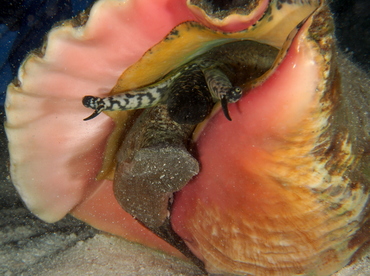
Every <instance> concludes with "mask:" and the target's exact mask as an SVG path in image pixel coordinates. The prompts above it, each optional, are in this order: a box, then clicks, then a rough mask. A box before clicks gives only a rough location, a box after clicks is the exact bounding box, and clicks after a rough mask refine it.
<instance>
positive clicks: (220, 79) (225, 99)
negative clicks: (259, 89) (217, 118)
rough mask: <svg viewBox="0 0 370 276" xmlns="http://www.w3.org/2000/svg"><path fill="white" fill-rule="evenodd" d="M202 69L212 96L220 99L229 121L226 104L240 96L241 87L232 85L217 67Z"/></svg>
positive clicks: (233, 101)
mask: <svg viewBox="0 0 370 276" xmlns="http://www.w3.org/2000/svg"><path fill="white" fill-rule="evenodd" d="M202 71H203V74H204V77H205V79H206V82H207V86H208V89H209V91H210V93H211V95H212V97H213V98H214V99H215V100H217V101H221V106H222V110H223V112H224V115H225V117H226V118H227V119H228V120H229V121H231V117H230V115H229V110H228V108H227V105H228V103H235V102H237V101H238V100H239V99H240V98H241V96H242V89H241V88H239V87H237V86H233V85H232V84H231V82H230V80H229V78H228V77H227V76H226V75H225V74H224V73H223V72H222V71H221V70H219V69H217V68H202Z"/></svg>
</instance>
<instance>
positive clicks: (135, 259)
mask: <svg viewBox="0 0 370 276" xmlns="http://www.w3.org/2000/svg"><path fill="white" fill-rule="evenodd" d="M0 138H1V140H0V158H1V160H2V162H1V163H0V164H1V169H0V173H1V174H0V177H1V181H0V189H1V192H0V275H6V276H12V275H154V276H155V275H163V276H165V275H168V276H170V275H174V276H176V275H184V276H186V275H189V276H191V275H204V274H203V273H202V272H201V271H200V270H199V269H198V268H197V267H195V266H194V265H192V264H191V263H187V262H184V261H182V260H179V259H177V258H174V257H171V256H168V255H166V254H163V253H161V252H158V251H154V250H152V249H150V248H147V247H144V246H142V245H140V244H136V243H132V242H128V241H126V240H123V239H121V238H118V237H114V236H111V235H108V234H105V233H102V232H100V231H98V230H95V229H93V228H92V227H90V226H88V225H86V224H84V223H82V222H80V221H78V220H76V219H74V218H73V217H71V216H68V217H66V218H64V219H63V220H61V221H59V222H57V223H54V224H48V223H45V222H43V221H41V220H39V219H38V218H36V217H35V216H33V215H32V214H31V213H30V212H29V211H28V210H27V209H26V208H25V207H24V206H23V204H22V202H21V200H20V198H19V196H18V195H17V193H16V191H15V189H14V188H13V186H12V184H11V181H10V177H9V174H8V169H7V168H8V163H9V162H8V153H7V145H6V138H5V134H4V131H3V127H2V124H1V128H0ZM349 275H351V276H365V275H366V276H368V275H370V251H369V250H368V251H367V253H365V254H363V255H362V257H360V259H359V260H358V261H356V262H355V263H354V264H352V265H350V266H348V267H346V268H344V269H342V270H341V271H340V272H338V273H336V274H335V276H349ZM287 276H290V275H287Z"/></svg>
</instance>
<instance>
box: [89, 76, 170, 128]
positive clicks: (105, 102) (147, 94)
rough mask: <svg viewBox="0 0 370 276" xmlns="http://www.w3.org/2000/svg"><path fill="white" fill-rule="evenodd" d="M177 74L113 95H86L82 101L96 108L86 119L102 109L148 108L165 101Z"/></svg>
mask: <svg viewBox="0 0 370 276" xmlns="http://www.w3.org/2000/svg"><path fill="white" fill-rule="evenodd" d="M175 77H176V76H173V77H171V78H167V79H166V80H163V81H161V82H158V83H156V84H153V85H151V86H147V87H143V88H140V89H136V90H132V91H127V92H124V93H120V94H116V95H113V96H109V97H105V98H99V97H94V96H85V97H84V98H83V99H82V103H83V105H84V106H85V107H88V108H91V109H94V110H95V112H94V113H93V114H91V115H90V116H89V117H87V118H85V119H84V121H87V120H91V119H93V118H95V117H96V116H98V115H99V114H100V113H101V112H102V111H118V110H133V109H141V108H148V107H152V106H155V105H157V104H158V103H161V102H165V101H166V99H167V97H168V92H169V89H168V87H169V85H171V84H172V83H173V81H174V79H175Z"/></svg>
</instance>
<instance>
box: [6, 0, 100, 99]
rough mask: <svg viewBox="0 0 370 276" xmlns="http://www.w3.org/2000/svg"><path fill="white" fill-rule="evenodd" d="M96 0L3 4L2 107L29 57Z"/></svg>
mask: <svg viewBox="0 0 370 276" xmlns="http://www.w3.org/2000/svg"><path fill="white" fill-rule="evenodd" d="M92 2H93V0H0V45H1V51H0V104H3V103H4V98H5V91H6V87H7V85H8V83H9V82H10V81H11V80H12V79H13V78H14V77H15V76H16V75H17V71H18V67H19V65H20V63H21V62H22V60H23V59H24V57H25V56H26V55H27V53H28V52H29V51H30V50H32V49H35V48H38V47H40V46H41V45H42V40H43V38H44V36H45V34H46V33H47V32H48V31H49V30H50V29H51V28H52V26H53V24H55V23H56V22H58V21H61V20H65V19H69V18H71V17H72V16H74V15H76V14H78V13H79V12H80V11H82V10H84V9H86V8H87V7H88V6H89V5H90V3H92Z"/></svg>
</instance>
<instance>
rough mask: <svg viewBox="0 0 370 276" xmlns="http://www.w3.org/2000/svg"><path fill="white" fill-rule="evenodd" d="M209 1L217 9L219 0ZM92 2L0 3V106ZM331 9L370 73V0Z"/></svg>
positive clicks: (346, 44)
mask: <svg viewBox="0 0 370 276" xmlns="http://www.w3.org/2000/svg"><path fill="white" fill-rule="evenodd" d="M208 1H213V2H214V4H215V5H217V1H216V0H208ZM230 1H231V0H230ZM92 2H93V0H0V45H1V51H0V105H2V104H3V102H4V97H5V91H6V87H7V85H8V83H9V82H10V81H11V80H12V79H13V78H14V77H15V76H16V75H17V70H18V67H19V65H20V63H21V61H22V60H23V59H24V57H25V56H26V54H27V53H28V52H29V51H30V50H32V49H35V48H38V47H40V46H41V45H42V39H43V37H44V36H45V34H46V33H47V31H48V30H50V29H51V27H52V25H53V24H55V23H56V22H58V21H60V20H65V19H68V18H71V17H72V16H74V15H76V14H77V13H79V12H80V11H82V10H84V9H86V8H87V7H88V6H90V4H91V3H92ZM218 2H220V1H218ZM221 2H222V1H221ZM331 7H332V10H333V12H334V15H335V18H336V26H337V37H338V40H339V41H340V46H341V48H342V50H343V51H345V52H347V53H348V54H349V55H351V56H352V57H353V59H354V60H355V61H356V62H357V63H359V64H360V65H361V66H362V67H363V68H365V69H366V70H370V61H369V54H370V0H334V1H332V3H331Z"/></svg>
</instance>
